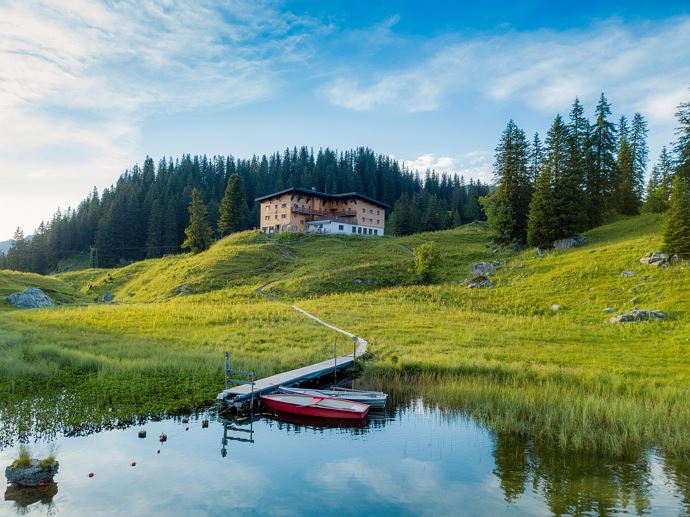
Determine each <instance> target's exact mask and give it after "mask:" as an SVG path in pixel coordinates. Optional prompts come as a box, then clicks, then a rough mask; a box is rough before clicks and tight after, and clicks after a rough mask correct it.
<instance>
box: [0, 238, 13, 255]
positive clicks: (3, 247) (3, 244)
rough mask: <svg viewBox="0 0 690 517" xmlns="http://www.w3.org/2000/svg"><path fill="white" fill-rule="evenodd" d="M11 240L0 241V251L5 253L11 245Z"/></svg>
mask: <svg viewBox="0 0 690 517" xmlns="http://www.w3.org/2000/svg"><path fill="white" fill-rule="evenodd" d="M12 242H13V241H11V240H10V241H0V253H7V250H8V249H10V246H12Z"/></svg>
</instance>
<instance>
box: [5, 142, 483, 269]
mask: <svg viewBox="0 0 690 517" xmlns="http://www.w3.org/2000/svg"><path fill="white" fill-rule="evenodd" d="M231 178H239V180H240V181H238V182H237V183H238V184H239V185H234V187H233V188H234V189H235V190H237V189H240V192H235V193H234V194H233V195H232V196H230V197H231V198H233V199H235V200H236V199H244V200H245V201H244V203H243V204H242V205H241V206H238V203H237V202H231V200H230V198H228V196H226V195H225V192H226V189H228V188H229V186H230V185H229V184H228V183H229V181H230V179H231ZM289 187H303V188H312V187H315V188H316V189H317V190H319V191H322V192H328V193H342V192H352V191H356V192H359V193H362V194H365V195H367V196H370V197H373V198H375V199H379V200H381V201H383V202H385V203H387V204H389V205H391V206H393V207H394V210H393V213H392V215H391V217H390V221H389V227H390V231H392V232H393V233H399V234H407V233H412V232H416V231H425V230H439V229H445V228H449V227H452V226H455V225H459V224H464V223H467V222H471V221H474V220H478V219H482V218H484V213H483V209H482V207H481V206H480V203H479V198H480V197H481V196H484V195H486V194H487V193H488V192H489V187H488V186H487V185H483V184H481V183H479V182H475V181H473V180H470V182H469V183H465V181H464V180H463V179H462V178H460V177H457V176H455V175H449V174H438V173H436V172H434V171H427V173H426V174H425V175H424V177H422V176H420V174H419V173H418V172H417V171H411V170H409V169H408V168H406V167H404V166H403V165H401V164H400V163H399V162H397V161H396V160H394V159H391V158H390V157H387V156H383V155H377V154H375V153H374V152H373V151H372V150H371V149H368V148H358V149H355V150H350V151H345V152H340V153H338V152H336V151H333V150H331V149H320V150H319V151H318V152H317V153H316V154H315V153H314V151H313V150H310V149H308V148H307V147H302V148H299V149H297V148H293V149H291V150H290V149H286V150H285V151H284V152H283V153H279V152H277V153H274V154H272V155H270V156H265V155H264V156H261V157H258V156H253V157H252V158H251V159H236V158H234V157H233V156H228V157H223V156H214V157H211V158H208V157H207V156H190V155H184V156H182V157H181V158H178V159H176V160H174V161H173V160H172V158H169V159H162V160H160V161H159V162H158V163H157V164H156V163H154V161H153V159H151V158H149V157H147V158H146V159H145V160H144V163H143V166H142V167H140V166H138V165H135V166H134V167H132V168H131V169H130V170H127V171H125V172H124V173H123V174H122V175H121V176H120V178H119V179H118V181H117V183H116V184H114V185H113V186H111V187H110V188H107V189H105V190H104V191H103V192H102V193H101V194H100V195H99V193H98V192H97V191H96V189H94V190H93V191H92V192H91V193H90V194H89V195H88V196H87V197H86V198H85V199H84V200H83V201H82V202H81V203H80V204H79V206H77V207H76V209H71V208H69V209H67V210H66V211H64V212H62V211H60V210H58V211H57V212H56V213H55V215H54V216H53V218H52V220H51V221H49V222H46V223H41V225H40V226H39V227H38V229H37V230H36V231H35V233H34V234H33V236H32V238H31V239H30V240H27V239H25V238H24V233H23V232H22V230H20V229H17V232H16V234H15V238H14V241H15V242H14V245H13V247H12V248H11V249H10V250H9V252H8V254H7V255H6V256H4V255H2V254H0V269H2V268H9V269H15V270H20V271H33V272H38V273H46V272H48V271H51V270H54V269H55V267H56V266H57V264H58V261H60V260H61V259H64V258H69V257H73V256H74V255H75V254H77V253H82V254H85V253H88V254H89V258H90V261H91V264H92V265H98V266H100V267H104V266H105V267H109V266H114V265H117V264H121V263H127V262H130V261H133V260H141V259H144V258H152V257H160V256H162V255H165V254H171V253H177V252H179V251H180V249H181V245H182V244H183V243H184V242H185V240H187V243H188V247H189V248H192V247H193V246H191V245H189V244H190V242H191V241H189V237H188V235H186V234H185V230H186V229H187V228H188V227H189V225H190V210H189V208H190V204H191V201H192V193H193V191H194V190H196V191H197V193H198V195H199V198H198V199H197V200H196V201H197V206H198V207H202V208H203V210H202V211H203V212H204V215H203V218H202V219H203V221H201V223H203V222H206V223H208V226H209V228H210V235H205V233H206V230H205V229H203V230H201V232H202V234H204V235H202V243H205V242H207V241H208V239H213V238H218V237H219V236H221V235H222V234H226V233H228V230H231V231H236V230H241V229H248V228H253V227H256V226H257V225H258V206H257V204H256V203H254V198H256V197H259V196H262V195H265V194H270V193H271V192H275V191H278V190H282V189H285V188H289ZM224 198H228V200H227V201H226V205H227V204H228V203H229V205H228V206H226V211H225V212H226V214H225V218H226V219H228V218H230V219H232V221H229V222H228V221H226V228H225V229H223V227H222V226H223V225H222V224H220V223H221V220H222V215H223V214H222V212H223V210H222V209H221V207H222V204H223V202H224ZM227 210H230V212H228V211H227ZM237 221H240V223H239V225H238V223H237ZM196 223H197V226H198V224H199V223H200V221H199V220H197V221H196ZM219 224H220V228H219ZM197 233H198V232H197ZM194 248H197V242H196V241H194Z"/></svg>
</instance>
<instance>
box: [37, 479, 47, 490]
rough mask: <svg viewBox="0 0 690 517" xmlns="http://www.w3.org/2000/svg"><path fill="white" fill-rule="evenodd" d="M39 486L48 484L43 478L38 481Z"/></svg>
mask: <svg viewBox="0 0 690 517" xmlns="http://www.w3.org/2000/svg"><path fill="white" fill-rule="evenodd" d="M38 486H40V487H41V488H42V487H44V486H46V482H45V481H43V480H41V481H39V482H38Z"/></svg>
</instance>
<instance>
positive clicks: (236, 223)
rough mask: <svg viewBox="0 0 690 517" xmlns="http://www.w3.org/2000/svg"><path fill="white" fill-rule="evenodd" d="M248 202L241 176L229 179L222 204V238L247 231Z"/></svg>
mask: <svg viewBox="0 0 690 517" xmlns="http://www.w3.org/2000/svg"><path fill="white" fill-rule="evenodd" d="M246 212H247V200H246V197H245V190H244V182H243V181H242V177H241V176H240V175H239V174H233V175H232V176H230V178H229V179H228V184H227V186H226V188H225V195H224V196H223V201H221V203H220V217H219V220H218V233H219V234H220V236H221V237H223V236H225V235H228V234H230V233H233V232H239V231H241V230H244V229H245V217H246Z"/></svg>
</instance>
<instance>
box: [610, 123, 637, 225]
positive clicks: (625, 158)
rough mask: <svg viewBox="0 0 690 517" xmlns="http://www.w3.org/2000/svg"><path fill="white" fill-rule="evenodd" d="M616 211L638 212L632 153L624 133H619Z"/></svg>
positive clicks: (625, 213)
mask: <svg viewBox="0 0 690 517" xmlns="http://www.w3.org/2000/svg"><path fill="white" fill-rule="evenodd" d="M617 165H618V181H619V183H618V189H616V190H617V198H618V207H617V208H618V211H619V212H620V213H622V214H624V215H636V214H639V213H640V199H639V197H638V194H637V189H636V183H635V171H634V170H633V155H632V151H631V149H630V146H629V145H628V140H627V138H626V137H625V133H621V139H620V144H619V146H618V159H617Z"/></svg>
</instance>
